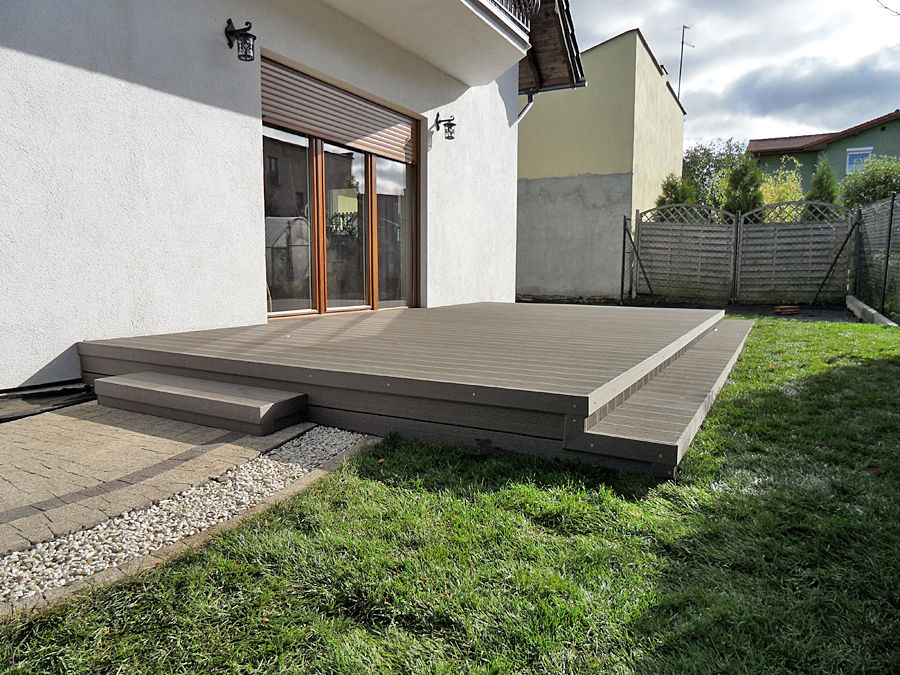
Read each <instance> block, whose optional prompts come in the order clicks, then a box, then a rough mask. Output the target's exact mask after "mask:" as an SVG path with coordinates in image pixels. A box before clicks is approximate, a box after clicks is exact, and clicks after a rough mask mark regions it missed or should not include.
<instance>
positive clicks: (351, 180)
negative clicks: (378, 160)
mask: <svg viewBox="0 0 900 675" xmlns="http://www.w3.org/2000/svg"><path fill="white" fill-rule="evenodd" d="M324 148H325V266H326V274H327V282H326V285H327V290H328V309H340V308H345V307H359V306H365V305H367V304H368V303H367V298H366V295H367V294H366V168H365V167H366V162H365V155H364V154H363V153H361V152H354V151H353V150H348V149H346V148H341V147H339V146H336V145H329V144H328V143H326V144H325V146H324Z"/></svg>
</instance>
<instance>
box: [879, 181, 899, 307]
mask: <svg viewBox="0 0 900 675" xmlns="http://www.w3.org/2000/svg"><path fill="white" fill-rule="evenodd" d="M896 202H897V193H896V192H894V193H893V194H891V213H890V215H889V216H888V231H887V242H886V244H885V248H884V279H883V280H882V282H881V310H880V311H881V314H882V315H883V314H884V301H885V298H886V296H887V282H888V272H890V268H889V267H888V266H889V265H890V262H891V235H892V234H893V229H894V206H895V204H896Z"/></svg>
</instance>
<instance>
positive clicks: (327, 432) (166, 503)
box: [0, 427, 362, 602]
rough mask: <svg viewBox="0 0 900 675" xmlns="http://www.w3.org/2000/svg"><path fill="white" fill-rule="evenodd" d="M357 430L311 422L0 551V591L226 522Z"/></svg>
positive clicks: (34, 589)
mask: <svg viewBox="0 0 900 675" xmlns="http://www.w3.org/2000/svg"><path fill="white" fill-rule="evenodd" d="M361 438H362V435H360V434H357V433H353V432H350V431H343V430H341V429H334V428H331V427H313V428H312V429H310V430H309V431H307V432H306V433H305V434H303V435H302V436H298V437H297V438H295V439H293V440H291V441H288V442H287V443H285V444H284V445H282V446H280V447H278V448H275V449H274V450H272V451H271V452H268V453H266V454H265V455H261V456H259V457H256V458H254V459H251V460H250V461H249V462H247V463H246V464H241V465H238V466H235V467H232V468H231V469H229V470H228V471H226V472H225V474H223V475H222V476H219V477H218V478H214V479H212V480H210V481H209V482H207V483H203V484H200V485H196V486H194V487H190V488H188V489H187V490H185V491H184V492H180V493H179V494H177V495H174V496H172V497H170V498H168V499H163V500H162V501H160V502H157V503H156V504H153V505H152V506H150V507H148V508H146V509H142V510H131V511H126V512H125V513H122V514H121V515H119V516H117V517H115V518H112V519H110V520H108V521H106V522H103V523H101V524H99V525H97V526H96V527H93V528H91V529H89V530H82V531H80V532H73V533H72V534H69V535H66V536H64V537H59V538H58V539H54V540H53V541H49V542H42V543H39V544H36V545H35V546H32V547H31V548H30V549H29V550H28V551H13V552H10V553H7V554H6V555H5V556H0V598H2V599H3V600H4V601H5V602H15V601H17V600H21V599H23V598H26V597H29V596H31V595H35V594H38V593H43V592H44V591H46V590H49V589H51V588H55V587H59V586H65V585H66V584H69V583H72V582H73V581H78V580H79V579H84V578H86V577H88V576H90V575H92V574H96V573H97V572H100V571H102V570H104V569H107V568H109V567H114V566H117V565H122V564H125V563H127V562H129V561H131V560H134V559H136V558H139V557H142V556H144V555H146V554H148V553H152V552H153V551H156V550H158V549H160V548H162V547H163V546H166V545H168V544H172V543H174V542H176V541H178V540H179V539H181V538H183V537H186V536H190V535H193V534H196V533H198V532H201V531H203V530H205V529H207V528H209V527H212V526H213V525H217V524H218V523H221V522H224V521H226V520H228V519H230V518H233V517H234V516H235V515H237V514H238V513H240V512H242V511H246V510H247V509H249V508H251V507H253V506H255V505H257V504H259V503H260V502H262V501H264V500H265V499H266V498H267V497H269V496H271V495H272V494H274V493H276V492H278V491H279V490H281V489H282V488H285V487H287V486H288V485H290V484H291V483H293V482H294V481H295V480H297V479H298V478H300V477H302V476H304V475H305V474H307V473H309V472H310V471H311V470H312V469H315V468H316V467H318V466H320V465H321V464H323V463H324V462H326V461H327V460H329V459H331V458H332V457H334V456H335V455H337V454H339V453H341V452H343V451H344V450H346V449H348V448H349V447H351V446H352V445H353V444H354V443H356V442H357V441H358V440H360V439H361Z"/></svg>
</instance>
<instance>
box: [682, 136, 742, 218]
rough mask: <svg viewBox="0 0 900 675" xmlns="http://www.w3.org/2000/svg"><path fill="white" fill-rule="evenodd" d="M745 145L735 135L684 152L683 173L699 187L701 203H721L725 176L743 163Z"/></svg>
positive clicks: (714, 204)
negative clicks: (734, 137) (735, 138)
mask: <svg viewBox="0 0 900 675" xmlns="http://www.w3.org/2000/svg"><path fill="white" fill-rule="evenodd" d="M744 147H745V146H744V144H743V143H741V142H739V141H736V140H734V139H733V138H729V139H724V138H716V139H713V140H711V141H706V142H704V143H697V144H695V145H693V146H691V147H690V148H688V149H687V150H685V151H684V160H683V162H682V171H681V173H682V176H684V178H685V180H686V181H687V182H688V183H690V184H691V185H692V186H693V187H694V188H696V191H697V199H698V200H699V201H700V202H701V203H703V204H710V205H712V206H716V207H721V206H722V202H721V200H722V189H721V188H722V177H723V176H727V175H728V172H729V171H731V169H732V168H734V167H735V166H736V165H738V164H740V163H741V161H742V160H743V157H744Z"/></svg>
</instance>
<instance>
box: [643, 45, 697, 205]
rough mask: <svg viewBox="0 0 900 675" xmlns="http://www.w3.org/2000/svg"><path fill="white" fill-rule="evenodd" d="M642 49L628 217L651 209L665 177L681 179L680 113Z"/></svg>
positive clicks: (675, 102)
mask: <svg viewBox="0 0 900 675" xmlns="http://www.w3.org/2000/svg"><path fill="white" fill-rule="evenodd" d="M666 83H667V79H666V77H665V76H664V75H663V74H661V73H660V71H659V69H658V68H657V66H656V63H655V62H654V60H653V58H652V57H651V56H650V54H649V53H647V50H646V49H641V48H638V49H637V50H636V66H635V100H634V119H635V121H634V169H633V176H634V184H633V188H632V204H631V209H632V211H631V212H632V213H633V212H634V210H635V209H641V210H645V209H651V208H653V206H654V205H655V203H656V198H657V197H658V196H659V194H660V192H661V191H662V190H661V188H662V183H663V180H665V178H666V176H668V175H669V174H673V173H674V174H675V175H676V176H680V175H681V164H682V157H683V153H684V113H683V112H682V110H681V107H680V106H679V105H678V101H676V99H675V96H674V95H673V94H672V91H671V90H670V89H669V87H668V86H667V85H666Z"/></svg>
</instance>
